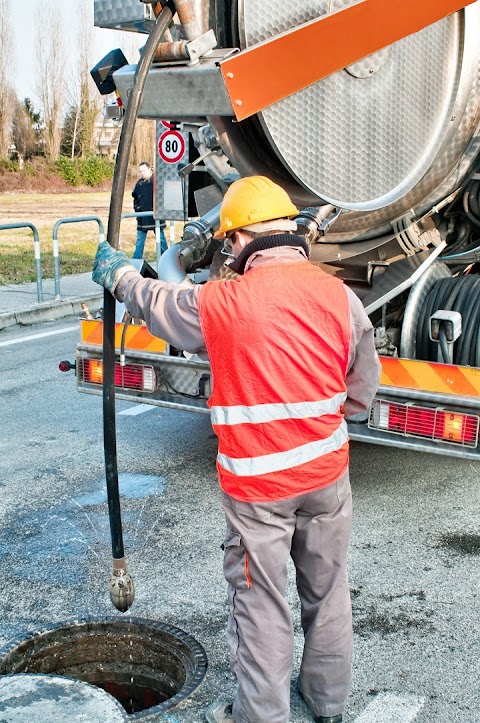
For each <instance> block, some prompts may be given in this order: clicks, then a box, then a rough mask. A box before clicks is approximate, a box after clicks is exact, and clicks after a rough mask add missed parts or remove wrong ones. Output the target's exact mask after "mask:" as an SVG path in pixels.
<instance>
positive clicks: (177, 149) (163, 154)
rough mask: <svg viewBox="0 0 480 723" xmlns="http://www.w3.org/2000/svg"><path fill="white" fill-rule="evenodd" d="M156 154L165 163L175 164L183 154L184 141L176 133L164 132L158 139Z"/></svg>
mask: <svg viewBox="0 0 480 723" xmlns="http://www.w3.org/2000/svg"><path fill="white" fill-rule="evenodd" d="M158 152H159V154H160V158H162V160H164V161H165V163H177V162H178V161H179V160H180V159H181V158H182V156H183V154H184V153H185V140H184V138H183V136H182V134H181V133H179V132H178V131H172V130H169V131H165V133H162V135H161V136H160V138H159V139H158Z"/></svg>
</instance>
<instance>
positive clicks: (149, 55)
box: [103, 6, 173, 612]
mask: <svg viewBox="0 0 480 723" xmlns="http://www.w3.org/2000/svg"><path fill="white" fill-rule="evenodd" d="M172 18H173V12H172V8H171V7H170V6H165V7H164V8H163V9H162V11H161V13H160V15H159V16H158V18H157V22H156V24H155V27H154V29H153V30H152V32H151V33H150V35H149V38H148V40H147V42H146V45H145V47H144V49H143V52H142V56H141V58H140V61H139V63H138V65H137V70H136V73H135V81H134V86H133V88H132V91H131V94H130V96H129V99H128V106H127V109H126V112H125V116H124V120H123V125H122V132H121V135H120V140H119V144H118V154H117V159H116V163H115V172H114V175H113V182H112V194H111V197H110V210H109V217H108V233H107V241H108V243H109V244H110V246H112V247H113V248H114V249H118V240H119V235H120V223H121V219H122V205H123V195H124V193H125V181H126V177H127V170H128V161H129V156H130V148H131V145H132V139H133V132H134V129H135V121H136V119H137V115H138V109H139V107H140V101H141V98H142V94H143V89H144V87H145V82H146V80H147V76H148V71H149V69H150V66H151V64H152V62H153V57H154V55H155V51H156V49H157V46H158V44H159V42H160V40H161V38H162V35H163V34H164V33H165V31H166V30H167V28H168V27H169V25H170V23H171V21H172ZM103 438H104V449H105V474H106V481H107V496H108V514H109V517H110V535H111V538H112V555H113V573H112V576H111V578H110V584H109V591H110V598H111V600H112V603H113V604H114V605H115V607H116V608H117V610H120V611H121V612H126V611H127V610H128V609H129V607H130V606H131V605H132V603H133V599H134V597H135V587H134V584H133V579H132V577H131V575H130V574H129V573H128V571H127V563H126V560H125V550H124V546H123V531H122V516H121V510H120V494H119V489H118V469H117V441H116V430H115V298H114V297H113V295H112V294H111V293H110V292H109V291H107V290H105V293H104V299H103Z"/></svg>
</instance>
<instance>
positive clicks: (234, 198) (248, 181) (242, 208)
mask: <svg viewBox="0 0 480 723" xmlns="http://www.w3.org/2000/svg"><path fill="white" fill-rule="evenodd" d="M297 215H298V208H297V207H296V206H294V205H293V203H292V201H291V199H290V196H289V195H288V193H287V192H286V191H284V190H283V188H281V187H280V186H277V184H276V183H273V181H271V180H270V179H269V178H266V177H265V176H247V177H246V178H240V179H239V180H238V181H234V183H232V185H231V186H230V187H229V188H228V190H227V192H226V194H225V196H224V197H223V202H222V206H221V208H220V227H219V229H218V231H217V232H216V234H215V238H221V237H223V236H225V235H226V234H228V233H231V232H233V231H236V230H237V229H239V228H247V227H249V226H252V225H253V224H257V223H261V222H263V221H273V220H274V219H285V218H289V217H291V216H297Z"/></svg>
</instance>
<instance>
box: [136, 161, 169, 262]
mask: <svg viewBox="0 0 480 723" xmlns="http://www.w3.org/2000/svg"><path fill="white" fill-rule="evenodd" d="M138 170H139V173H140V178H139V179H138V181H137V182H136V184H135V188H134V189H133V191H132V197H133V210H134V211H135V213H138V212H142V211H153V171H152V167H151V166H150V164H149V163H147V162H146V161H142V162H141V163H140V164H139V166H138ZM164 223H165V222H164V221H163V220H160V224H164ZM149 231H155V219H154V218H153V216H137V241H136V244H135V251H134V252H133V258H134V259H143V251H144V248H145V240H146V238H147V233H148V232H149ZM166 250H167V239H166V238H165V233H164V231H163V227H162V226H161V227H160V252H161V253H162V254H163V253H164V252H165V251H166Z"/></svg>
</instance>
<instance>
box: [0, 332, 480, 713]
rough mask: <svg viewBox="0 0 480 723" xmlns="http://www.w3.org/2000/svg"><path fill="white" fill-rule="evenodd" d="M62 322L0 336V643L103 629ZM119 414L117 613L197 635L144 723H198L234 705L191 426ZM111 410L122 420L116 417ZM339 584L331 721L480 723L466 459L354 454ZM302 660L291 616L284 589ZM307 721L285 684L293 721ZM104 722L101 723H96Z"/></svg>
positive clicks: (95, 511) (196, 424)
mask: <svg viewBox="0 0 480 723" xmlns="http://www.w3.org/2000/svg"><path fill="white" fill-rule="evenodd" d="M77 336H78V334H77V330H76V324H75V323H72V322H69V323H68V324H67V323H66V322H65V321H64V322H57V323H52V324H45V325H40V326H35V327H30V328H18V327H15V328H13V329H10V330H6V331H4V332H2V333H1V334H0V400H1V410H2V411H1V417H2V423H1V426H0V470H1V474H0V488H1V496H0V563H1V568H0V569H1V571H2V595H1V596H0V644H1V645H3V644H5V643H7V642H8V641H11V640H12V639H14V638H15V637H17V636H20V635H24V634H25V633H26V632H28V631H30V630H38V629H39V628H42V627H48V626H50V625H52V624H54V623H58V622H59V621H63V620H69V619H72V618H75V619H77V618H80V617H85V616H90V615H93V616H101V617H103V616H106V615H108V616H111V615H115V614H116V611H115V610H114V609H113V607H112V606H111V603H110V600H109V596H108V590H107V585H108V580H109V577H110V573H111V550H110V537H109V529H108V515H107V506H106V501H105V499H106V496H105V491H104V488H105V482H104V466H103V465H104V461H103V440H102V410H101V398H100V397H94V396H90V395H83V394H82V395H81V394H78V393H77V391H76V387H75V379H74V376H73V373H71V374H62V373H60V372H59V371H58V369H57V365H58V362H59V361H60V360H61V359H65V358H67V359H73V358H74V350H75V344H76V341H77ZM140 409H141V413H139V414H133V413H130V412H131V411H132V405H129V404H128V403H126V402H119V403H118V404H117V412H118V414H117V435H118V454H119V470H120V483H121V489H122V493H123V500H122V512H123V518H124V526H125V544H126V549H127V555H128V559H129V566H130V570H131V572H132V574H133V576H134V578H135V584H136V598H135V602H134V605H133V607H132V609H131V611H130V613H131V614H132V615H134V616H137V617H141V618H148V619H153V620H163V621H165V622H167V623H170V624H173V625H176V626H178V627H180V628H182V629H184V630H187V631H188V632H189V633H191V634H192V635H194V636H195V637H196V639H197V640H198V641H200V643H201V644H202V645H203V646H204V648H205V650H206V652H207V655H208V660H209V669H208V672H207V676H206V678H205V681H204V682H203V684H202V685H201V686H200V687H199V688H198V689H197V690H196V691H195V692H194V694H193V695H192V696H191V697H190V698H188V699H187V700H186V701H184V702H183V703H182V704H180V705H179V706H177V707H175V708H173V709H171V710H170V711H169V713H168V715H167V714H164V715H161V714H159V715H157V716H155V717H152V718H150V720H157V721H163V720H169V721H171V722H172V721H174V722H175V723H200V722H201V721H202V720H203V710H204V707H205V706H206V705H207V704H208V703H209V702H210V701H211V700H212V699H213V698H215V697H216V696H217V695H218V694H225V695H226V696H227V697H228V696H229V695H231V692H232V690H233V680H232V677H231V675H230V673H229V671H228V665H227V655H226V648H225V643H224V627H225V620H226V611H227V607H226V586H225V584H224V581H223V577H222V570H221V565H222V553H221V550H220V543H221V542H222V539H223V517H222V513H221V508H220V503H219V493H218V488H217V482H216V476H215V450H216V442H215V438H214V436H213V434H212V430H211V427H210V423H209V419H208V417H207V416H206V415H193V414H188V413H183V412H180V411H175V410H161V409H158V408H150V407H148V408H147V407H141V408H138V407H137V411H140ZM125 412H127V413H126V414H125ZM351 476H352V485H353V494H354V507H355V513H354V514H355V518H354V531H353V537H352V544H351V550H350V587H351V592H352V601H353V608H354V629H355V660H354V684H353V690H352V693H351V696H350V699H349V702H348V708H347V711H346V715H345V716H344V720H345V721H346V723H349V722H351V721H356V722H357V723H407V722H408V721H416V722H418V723H436V722H437V721H438V722H439V723H440V722H442V723H443V722H445V723H447V722H448V723H476V722H478V721H480V695H479V684H478V681H479V679H480V667H479V665H480V664H479V660H480V634H479V632H480V630H479V612H480V611H479V579H480V573H479V553H480V547H479V533H480V530H479V511H480V505H479V500H480V470H479V469H478V467H476V466H474V464H473V463H471V462H469V461H462V460H453V459H448V458H442V457H437V456H433V455H432V456H430V455H424V454H420V453H418V452H409V451H404V450H396V449H394V448H388V449H387V448H381V447H376V446H372V445H363V444H353V445H352V464H351ZM288 597H289V600H290V601H291V605H292V612H293V616H294V624H295V631H296V657H295V666H296V667H295V668H294V674H295V673H296V671H297V670H298V664H299V655H300V651H301V630H300V626H299V621H298V612H299V605H298V601H297V599H296V594H295V590H294V578H293V574H291V575H290V581H289V589H288ZM311 720H312V719H311V716H310V715H309V713H308V711H307V710H306V708H305V706H304V704H303V703H302V702H301V701H300V700H299V698H298V696H297V694H296V693H295V691H294V687H293V684H292V710H291V721H292V723H307V722H308V721H311ZM92 723H93V722H92ZM105 723H108V721H106V722H105Z"/></svg>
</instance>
